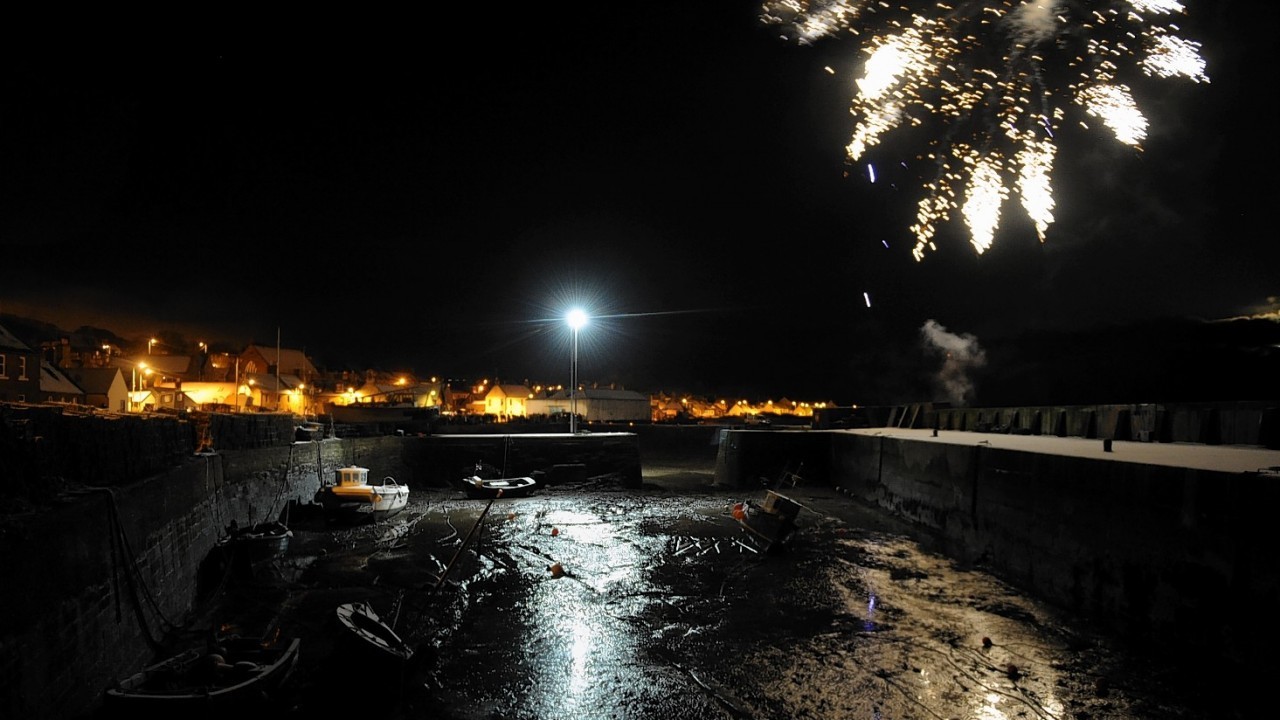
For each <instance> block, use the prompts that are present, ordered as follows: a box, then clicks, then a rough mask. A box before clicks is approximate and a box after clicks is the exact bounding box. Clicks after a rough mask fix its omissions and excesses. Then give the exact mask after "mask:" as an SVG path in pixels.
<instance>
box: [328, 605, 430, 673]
mask: <svg viewBox="0 0 1280 720" xmlns="http://www.w3.org/2000/svg"><path fill="white" fill-rule="evenodd" d="M338 622H339V623H340V624H341V625H342V627H343V628H344V629H345V630H346V631H347V632H348V638H349V639H353V640H355V642H356V645H357V646H358V647H360V648H363V649H365V650H368V651H370V652H371V653H372V654H373V657H374V658H375V659H378V660H382V661H392V662H396V663H399V662H406V661H408V660H411V659H413V652H414V651H413V648H411V647H410V646H409V644H408V643H406V642H405V641H404V639H402V638H401V637H400V636H399V635H397V634H396V631H395V630H392V629H391V627H390V626H388V625H387V624H386V623H385V622H383V621H382V618H380V617H378V614H377V613H376V612H374V610H373V606H371V605H370V604H369V603H367V602H349V603H343V604H341V605H339V606H338Z"/></svg>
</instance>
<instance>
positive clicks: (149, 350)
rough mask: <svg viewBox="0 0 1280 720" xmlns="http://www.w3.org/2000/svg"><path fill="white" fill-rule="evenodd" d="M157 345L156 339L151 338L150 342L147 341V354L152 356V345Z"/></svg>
mask: <svg viewBox="0 0 1280 720" xmlns="http://www.w3.org/2000/svg"><path fill="white" fill-rule="evenodd" d="M155 344H156V339H155V338H151V339H150V340H148V341H147V354H148V355H150V354H151V346H152V345H155Z"/></svg>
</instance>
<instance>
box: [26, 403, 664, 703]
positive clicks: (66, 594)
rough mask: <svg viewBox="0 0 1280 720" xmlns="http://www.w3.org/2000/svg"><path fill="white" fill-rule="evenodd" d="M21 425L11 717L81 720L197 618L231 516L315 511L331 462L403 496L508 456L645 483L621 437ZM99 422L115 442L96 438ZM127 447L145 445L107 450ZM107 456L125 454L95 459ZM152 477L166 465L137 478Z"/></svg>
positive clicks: (34, 421) (261, 423) (517, 462)
mask: <svg viewBox="0 0 1280 720" xmlns="http://www.w3.org/2000/svg"><path fill="white" fill-rule="evenodd" d="M18 415H20V416H21V417H20V418H19V420H20V422H18V423H16V426H17V427H19V428H20V429H21V433H19V434H18V435H17V437H15V435H14V434H13V433H9V434H5V433H4V432H0V459H2V460H3V461H4V464H5V465H6V467H11V468H18V467H21V468H23V469H24V472H25V473H27V474H26V475H24V476H18V475H17V474H16V473H15V474H14V475H12V476H10V477H8V478H7V479H6V481H5V483H4V484H3V486H0V487H2V491H0V496H3V497H5V498H6V499H7V501H8V502H9V509H10V512H7V513H4V514H0V553H3V557H4V558H5V560H4V564H3V568H4V570H3V578H4V582H3V583H2V584H0V717H6V718H7V717H13V718H26V719H30V720H43V719H52V718H76V717H88V716H89V714H90V713H92V711H93V710H95V709H96V707H97V706H98V705H99V704H100V702H101V698H102V693H103V691H104V690H105V689H106V688H107V687H109V686H110V685H111V684H112V683H114V681H116V680H118V679H119V678H120V677H122V676H124V675H127V674H129V673H131V672H134V671H136V670H138V669H139V668H141V667H142V666H144V665H146V664H148V663H149V662H151V661H153V660H155V659H156V655H157V653H158V652H159V650H160V648H161V647H162V646H163V645H164V642H165V640H166V639H168V638H170V637H171V636H172V635H173V634H175V633H182V632H184V631H186V630H188V629H189V628H188V627H187V625H188V624H189V623H190V622H191V620H192V618H194V617H198V616H199V615H200V614H201V610H202V606H203V605H204V604H205V603H206V602H207V601H208V600H209V599H210V597H211V595H210V594H211V593H212V592H214V590H215V587H216V586H215V584H214V583H213V582H212V578H213V577H214V576H213V575H212V574H211V567H210V565H211V563H212V561H213V559H214V558H215V556H216V554H215V553H214V552H213V551H214V549H215V546H216V543H217V540H218V538H219V537H220V536H222V535H224V534H225V530H226V528H227V527H228V526H229V525H230V524H231V523H232V522H235V523H236V524H238V525H241V526H245V525H249V524H253V523H256V522H262V521H267V520H274V519H287V517H288V513H289V509H290V508H291V507H297V506H298V505H306V504H311V503H313V500H314V496H315V493H316V491H317V490H319V488H320V486H321V482H322V478H325V479H330V480H331V479H332V476H333V474H334V472H335V471H336V469H337V468H339V467H342V466H346V465H353V464H354V465H360V466H362V467H367V468H369V470H370V477H371V478H382V477H384V476H391V477H394V478H396V479H397V481H398V482H400V483H401V484H408V485H409V487H410V488H413V487H423V486H430V485H440V486H443V485H446V484H448V483H450V482H456V481H460V480H461V477H462V476H460V475H459V476H457V477H453V476H452V475H451V473H453V472H454V471H455V470H456V469H458V468H468V469H474V467H475V464H476V463H477V462H486V463H489V464H495V463H498V462H501V461H502V459H503V458H506V459H507V460H509V461H510V463H511V464H510V465H509V467H511V468H513V469H518V470H520V471H526V470H527V471H530V472H531V471H533V469H534V467H535V466H536V465H537V464H538V463H551V464H552V465H553V466H557V465H558V466H559V467H560V468H561V469H562V470H563V471H564V472H562V473H560V474H559V475H558V476H557V477H548V478H547V480H548V481H552V482H554V481H556V480H559V479H574V478H580V477H594V476H598V475H610V476H612V477H614V478H616V480H617V481H618V482H619V483H620V484H622V485H623V486H629V485H635V486H638V484H639V478H640V458H639V449H638V444H637V442H636V439H635V436H633V435H626V434H618V433H597V434H592V435H583V436H581V437H577V438H573V440H574V442H573V443H572V444H570V445H566V444H565V443H564V440H565V438H564V437H563V436H560V437H556V436H544V437H542V438H535V437H533V436H529V437H521V438H514V439H513V438H510V437H509V436H507V435H492V434H491V435H487V436H474V437H471V438H466V439H460V438H457V437H418V436H408V437H406V436H402V435H387V436H373V437H347V438H329V439H318V440H312V441H303V442H298V441H294V440H293V439H292V434H291V432H287V431H291V430H292V426H291V425H289V426H288V427H287V428H284V427H281V426H280V424H279V423H277V422H272V421H270V420H268V419H264V418H262V417H254V416H246V418H245V420H244V424H242V425H236V424H235V423H234V422H233V421H229V420H228V421H225V422H226V424H225V425H224V427H222V429H221V432H222V433H224V436H223V437H224V439H229V441H228V444H229V445H231V446H233V449H224V450H220V451H217V452H212V451H210V452H201V453H192V452H190V451H191V449H192V448H193V447H194V446H195V441H196V439H197V438H198V437H199V433H198V432H195V431H193V430H192V429H191V428H188V427H185V425H186V423H187V422H188V421H186V420H184V419H182V418H178V417H172V418H147V419H143V418H136V417H135V418H123V419H121V420H119V421H115V420H111V421H104V419H103V418H99V417H81V416H62V415H60V414H59V413H56V412H53V413H50V412H45V411H43V410H40V409H36V410H35V411H34V412H31V413H24V412H19V413H18ZM103 422H109V423H111V424H109V425H106V426H105V427H107V428H109V429H110V430H111V431H110V432H105V433H104V432H97V430H99V429H101V428H100V426H99V423H103ZM85 423H88V424H92V425H93V426H94V427H93V428H90V429H86V427H85V425H83V424H85ZM77 425H79V427H68V426H77ZM232 425H236V427H232ZM13 427H15V424H12V423H10V424H3V423H0V430H8V429H12V428H13ZM121 438H126V439H129V438H134V439H137V438H143V439H145V442H127V443H122V444H123V445H124V447H123V448H122V447H120V446H119V445H114V443H118V442H119V441H120V439H121ZM112 452H114V453H116V454H119V453H125V454H129V453H133V454H134V455H135V457H133V458H132V459H131V460H123V461H117V462H114V463H108V464H107V465H106V466H96V465H94V464H93V463H92V462H91V461H92V459H93V458H94V457H96V456H106V455H110V454H111V453H112ZM87 461H88V462H87ZM157 467H164V469H163V470H160V471H156V472H149V473H148V474H146V475H145V476H144V477H139V478H134V477H133V474H136V473H139V472H144V471H150V470H153V469H154V468H157ZM441 468H447V469H448V470H447V471H445V470H441ZM99 483H108V484H99ZM42 491H43V492H44V493H45V496H44V497H39V495H40V493H41V492H42ZM215 569H216V568H215Z"/></svg>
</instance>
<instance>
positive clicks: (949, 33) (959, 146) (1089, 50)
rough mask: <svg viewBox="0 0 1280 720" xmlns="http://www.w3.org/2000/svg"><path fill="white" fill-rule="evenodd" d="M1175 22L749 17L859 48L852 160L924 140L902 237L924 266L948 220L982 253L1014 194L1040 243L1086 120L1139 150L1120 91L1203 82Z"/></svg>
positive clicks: (818, 11) (1002, 15)
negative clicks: (1062, 138)
mask: <svg viewBox="0 0 1280 720" xmlns="http://www.w3.org/2000/svg"><path fill="white" fill-rule="evenodd" d="M1184 12H1185V11H1184V8H1183V6H1182V4H1181V3H1180V2H1178V1H1177V0H1097V1H1094V2H1090V1H1089V0H988V1H987V2H953V3H950V4H948V3H944V2H935V3H924V2H908V0H897V2H896V3H895V2H887V1H885V0H768V1H767V2H765V3H764V5H763V7H762V13H761V16H760V17H761V20H762V21H763V22H765V23H767V24H770V25H779V26H782V27H785V28H788V29H789V30H788V34H787V35H786V36H785V37H786V39H788V40H794V41H796V42H798V43H800V44H803V45H809V44H813V43H816V42H818V41H819V40H821V39H823V38H828V37H847V36H853V37H854V38H855V39H856V40H857V41H859V42H860V45H861V49H862V51H863V52H864V53H865V54H866V56H867V58H866V61H865V63H864V64H863V66H862V73H863V74H862V76H861V77H859V78H857V79H856V80H855V82H854V90H855V92H854V97H853V101H852V105H851V107H850V113H851V114H852V115H853V116H854V118H855V120H856V121H855V124H854V128H853V133H852V137H851V139H850V141H849V144H848V146H847V147H846V148H845V152H846V154H847V157H848V159H849V160H850V161H857V160H860V159H862V158H864V157H865V156H867V155H868V154H869V153H871V151H872V149H873V148H875V147H876V146H877V145H879V144H880V142H881V139H882V138H883V137H884V136H885V135H886V134H887V133H889V132H890V131H893V130H896V129H899V128H924V129H925V130H926V131H929V132H930V134H931V135H932V136H933V137H932V139H931V140H929V141H928V149H927V150H925V151H923V152H921V153H920V154H919V155H918V158H919V159H922V160H926V161H928V163H929V164H930V165H931V167H932V168H933V170H932V172H933V175H932V177H931V178H928V179H924V180H922V183H921V184H922V190H923V191H924V192H923V197H922V198H921V199H920V201H919V202H918V204H917V206H916V218H915V223H914V224H913V225H911V228H910V229H911V232H912V233H913V234H914V236H915V240H916V244H915V248H914V249H913V250H912V255H914V256H915V258H916V259H917V260H921V259H923V258H924V255H925V253H926V252H927V251H930V250H935V249H936V246H935V245H934V242H933V238H934V235H935V234H936V233H937V231H938V228H939V226H940V225H942V224H944V223H946V222H948V221H950V220H951V219H952V216H953V215H954V214H956V213H959V214H960V216H961V217H962V218H963V221H964V223H965V225H966V226H967V228H968V230H969V236H970V242H971V243H972V245H973V247H974V249H975V250H976V251H977V252H978V253H979V254H981V253H982V252H984V251H986V250H987V249H988V248H989V247H990V246H991V243H992V240H993V238H994V236H995V232H996V229H997V228H998V227H999V223H1000V211H1001V207H1002V206H1003V205H1004V202H1005V200H1007V199H1008V198H1009V197H1010V196H1011V194H1013V193H1016V194H1017V196H1018V198H1019V201H1020V202H1021V205H1022V208H1023V210H1024V211H1025V212H1026V213H1027V217H1028V218H1029V219H1030V220H1031V222H1032V224H1033V225H1034V226H1035V229H1036V232H1037V234H1038V235H1039V237H1040V241H1041V242H1044V239H1045V235H1046V233H1047V232H1048V229H1049V226H1050V225H1052V224H1053V221H1054V216H1053V211H1054V201H1053V183H1052V172H1053V163H1054V160H1055V157H1056V155H1057V150H1058V148H1057V145H1056V143H1055V135H1054V134H1055V132H1056V131H1057V130H1058V129H1059V128H1061V127H1062V126H1063V125H1064V124H1065V123H1068V122H1074V123H1078V124H1079V125H1080V126H1081V127H1083V128H1085V129H1088V128H1089V127H1090V123H1091V122H1092V121H1093V119H1096V120H1097V121H1098V122H1099V123H1101V125H1102V126H1103V127H1105V128H1107V129H1108V130H1110V132H1111V134H1112V135H1113V136H1114V138H1115V139H1116V140H1118V141H1119V142H1121V143H1123V144H1125V145H1128V146H1131V147H1133V148H1134V149H1136V150H1139V151H1140V150H1141V149H1142V141H1143V140H1144V139H1145V138H1146V133H1147V119H1146V117H1145V116H1144V115H1143V113H1142V111H1141V110H1140V109H1139V108H1138V105H1137V102H1136V101H1135V100H1134V96H1133V92H1132V89H1131V83H1134V82H1137V81H1139V80H1140V79H1141V78H1142V77H1155V78H1182V79H1187V80H1191V81H1193V82H1208V81H1209V78H1208V76H1207V75H1206V74H1205V63H1204V60H1203V58H1202V57H1201V56H1200V54H1199V49H1200V46H1199V44H1198V43H1196V42H1193V41H1190V40H1186V39H1183V38H1181V37H1179V36H1178V35H1177V34H1176V33H1177V32H1178V28H1177V26H1176V24H1175V21H1176V19H1177V18H1178V16H1180V15H1183V14H1184ZM935 128H936V129H937V132H931V131H932V130H933V129H935ZM873 177H874V175H873Z"/></svg>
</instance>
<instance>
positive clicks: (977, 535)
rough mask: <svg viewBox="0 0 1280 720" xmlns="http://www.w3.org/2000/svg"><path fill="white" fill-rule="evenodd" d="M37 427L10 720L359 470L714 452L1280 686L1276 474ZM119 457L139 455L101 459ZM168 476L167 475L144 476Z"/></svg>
mask: <svg viewBox="0 0 1280 720" xmlns="http://www.w3.org/2000/svg"><path fill="white" fill-rule="evenodd" d="M26 420H29V421H30V422H23V423H19V424H18V426H20V427H21V428H22V429H23V433H21V434H18V435H16V436H15V435H14V434H13V433H10V435H8V436H5V435H4V433H0V458H2V459H3V460H4V461H5V465H6V467H18V468H22V469H24V471H25V472H27V473H29V474H28V475H27V476H26V477H27V479H28V482H26V483H25V484H23V485H21V486H15V485H14V484H13V480H14V477H13V476H11V477H8V478H6V480H5V485H4V486H3V489H2V492H3V495H4V496H5V497H6V501H7V502H9V503H10V507H11V508H14V507H18V508H23V507H24V502H25V501H28V500H31V499H32V498H34V497H35V496H36V495H37V494H38V493H39V492H41V491H43V492H47V493H52V494H53V495H54V496H55V498H54V499H53V500H52V501H48V499H47V498H46V501H45V503H44V504H43V505H41V506H40V507H38V508H36V507H33V508H32V509H30V510H29V511H27V510H23V511H20V512H10V513H8V514H6V515H3V516H0V552H2V553H3V554H4V557H5V563H4V579H5V582H4V583H3V586H2V587H0V716H3V717H23V718H33V719H42V718H72V717H77V716H79V715H81V714H83V713H84V712H86V711H87V710H89V709H90V708H92V707H94V706H95V705H96V704H97V702H98V701H99V700H100V698H101V693H102V691H103V690H104V689H105V688H106V687H107V686H109V685H110V684H111V683H112V682H113V681H114V680H116V679H118V678H119V677H120V676H121V675H123V674H126V673H128V672H132V671H134V670H136V669H138V668H139V667H141V666H142V665H143V664H145V663H146V662H147V661H149V660H151V659H153V654H154V653H155V651H156V647H157V645H158V643H159V642H160V641H161V640H162V638H163V636H164V635H165V634H166V633H168V632H172V631H174V630H175V629H176V628H180V627H181V625H182V623H183V622H185V621H187V619H188V618H190V617H192V616H194V615H197V614H198V611H199V610H200V608H201V606H202V603H203V602H204V601H205V599H206V593H207V591H208V588H207V587H205V586H204V584H202V580H203V578H205V577H206V575H207V572H206V568H205V565H206V563H207V562H208V559H209V556H210V552H211V550H212V549H213V548H214V546H215V543H216V540H217V538H218V537H219V536H220V535H221V534H222V532H223V531H224V529H225V526H226V525H228V524H229V523H231V522H232V521H233V520H234V521H235V522H237V523H239V524H241V525H244V524H249V523H253V522H257V521H262V520H265V519H271V518H272V516H277V515H278V514H279V513H280V512H282V511H286V509H287V508H288V507H289V506H290V503H309V502H311V500H312V498H313V496H314V493H315V491H316V490H317V489H318V488H319V486H320V483H321V478H322V477H327V476H328V475H329V474H330V473H332V472H333V471H334V470H335V469H336V468H338V467H341V466H344V465H349V464H358V465H361V466H364V467H368V468H370V476H371V477H374V478H380V477H383V476H385V475H390V476H393V477H395V478H396V479H397V480H398V481H400V482H402V483H406V484H408V485H409V486H410V487H414V486H424V485H440V484H444V483H450V482H452V481H454V479H455V477H454V474H455V473H457V472H460V471H461V470H463V469H466V468H473V467H474V465H475V463H476V462H482V463H485V464H488V465H492V466H499V463H500V462H505V463H506V467H507V468H508V469H510V470H511V471H512V472H511V473H510V474H515V473H523V472H525V471H528V472H534V471H535V470H536V469H537V468H536V466H537V465H539V464H543V466H544V467H545V463H548V462H550V463H551V465H552V466H559V467H560V468H561V469H562V470H564V471H566V472H565V475H566V477H568V476H573V477H581V476H584V475H586V476H597V475H602V474H609V475H612V476H615V477H617V478H618V479H619V480H620V481H621V482H622V483H623V484H624V485H629V486H634V485H635V484H636V479H637V478H638V477H639V467H640V463H641V456H642V455H643V456H644V457H645V458H649V457H653V456H661V455H663V454H671V455H672V456H678V457H685V458H702V457H713V458H714V461H713V462H714V466H715V476H714V477H715V482H714V484H715V485H716V486H722V487H730V488H735V489H743V488H749V489H759V488H762V487H765V486H772V485H776V484H779V483H782V482H784V481H786V480H787V479H788V478H789V476H790V474H794V475H795V476H796V477H795V478H794V480H795V482H797V483H801V484H814V485H821V486H825V487H833V488H837V489H838V490H840V492H841V493H842V494H844V495H845V496H847V497H848V498H849V501H850V502H857V503H860V504H863V505H866V506H868V507H872V508H876V509H878V511H880V512H883V513H885V514H887V515H892V516H894V517H896V518H900V519H903V520H906V521H909V522H910V523H911V524H912V525H913V526H914V527H915V528H917V529H918V530H919V535H920V537H921V539H923V540H925V541H926V542H930V543H934V544H936V546H937V548H938V551H939V552H941V553H943V554H945V555H947V556H950V557H953V558H955V559H956V560H957V561H958V562H960V563H962V564H965V565H971V566H973V567H979V568H983V569H986V570H988V571H991V572H993V573H994V574H996V575H998V576H1000V577H1002V578H1004V579H1006V580H1008V581H1010V582H1011V583H1012V584H1014V585H1015V586H1018V587H1020V588H1022V589H1024V590H1026V591H1027V592H1028V593H1029V594H1033V595H1036V596H1039V597H1042V598H1044V599H1046V600H1048V601H1050V602H1053V603H1055V604H1058V605H1061V606H1063V607H1065V608H1067V609H1070V610H1072V611H1075V612H1076V613H1078V614H1079V615H1080V616H1081V617H1083V618H1085V619H1087V620H1089V621H1090V622H1091V623H1093V624H1096V625H1098V626H1099V627H1105V628H1109V629H1113V630H1117V631H1119V632H1121V633H1122V634H1124V635H1125V636H1127V637H1129V638H1132V639H1135V640H1137V641H1138V642H1140V643H1144V644H1147V645H1149V646H1150V647H1152V648H1153V649H1160V648H1168V649H1172V650H1174V651H1177V652H1181V653H1187V654H1188V655H1191V656H1193V657H1194V658H1195V661H1196V662H1200V663H1221V662H1225V663H1229V664H1231V666H1232V667H1241V668H1251V669H1252V671H1257V672H1260V671H1261V670H1263V669H1265V670H1266V671H1268V672H1269V671H1273V670H1274V669H1275V660H1274V659H1272V658H1271V657H1270V650H1271V648H1272V647H1273V646H1274V644H1275V641H1276V640H1277V637H1276V635H1277V632H1278V631H1277V630H1276V629H1275V627H1274V625H1273V624H1272V623H1270V617H1269V613H1267V612H1266V611H1268V610H1270V609H1272V608H1274V607H1276V606H1278V601H1280V580H1278V579H1277V570H1276V566H1275V564H1274V562H1273V560H1272V559H1273V558H1274V556H1275V545H1276V542H1275V540H1274V539H1273V538H1272V537H1271V536H1270V534H1269V533H1268V530H1269V523H1268V522H1267V521H1268V519H1269V515H1268V513H1269V510H1270V508H1271V507H1274V506H1275V502H1274V501H1275V500H1276V497H1275V496H1276V494H1277V492H1278V490H1277V485H1276V483H1275V479H1276V478H1275V477H1274V476H1270V477H1269V476H1266V475H1240V474H1231V473H1219V472H1210V471H1205V470H1194V469H1188V468H1174V467H1156V466H1149V465H1137V464H1133V463H1124V462H1117V461H1114V460H1107V461H1105V462H1103V461H1097V460H1091V459H1088V458H1075V457H1063V456H1049V455H1044V454H1040V453H1031V452H1019V451H1012V450H1004V449H997V448H991V447H985V446H982V445H981V444H979V443H977V442H975V444H974V445H968V446H966V445H947V444H940V443H930V442H922V441H913V440H910V439H903V438H891V437H885V436H883V435H881V436H874V435H867V434H862V433H858V432H855V431H849V430H808V429H785V430H781V429H774V430H741V429H730V428H715V427H705V426H693V427H688V428H679V427H667V426H644V427H639V426H638V427H636V428H634V432H631V433H627V432H618V433H611V432H597V433H591V434H589V435H583V436H581V437H579V438H574V443H573V444H569V445H566V444H565V443H564V438H563V437H556V436H554V435H548V436H545V437H544V438H541V439H539V438H538V437H537V436H536V434H529V435H527V436H512V435H511V434H493V433H490V434H487V435H476V436H472V437H469V438H465V439H464V438H459V437H453V436H440V437H431V436H425V437H422V436H404V435H390V436H373V437H344V438H331V439H326V440H315V441H308V442H294V441H292V440H291V438H290V437H289V435H288V433H286V432H284V428H282V427H277V426H276V425H275V424H272V422H271V421H269V420H264V419H262V418H256V419H254V420H253V421H252V422H253V423H254V424H255V426H256V429H252V430H245V429H244V428H238V429H237V428H234V427H230V426H224V427H222V428H221V429H220V430H219V432H220V433H221V437H222V438H224V440H227V444H228V445H230V446H232V447H229V448H226V449H221V450H218V451H216V452H204V453H194V452H191V450H193V449H194V448H195V447H196V446H197V440H198V439H199V437H200V432H198V431H192V432H188V429H187V428H185V427H183V426H182V423H183V422H185V421H183V420H182V419H180V418H170V419H166V420H165V421H166V422H169V423H176V424H177V425H175V426H173V427H165V426H164V424H163V423H160V422H159V421H158V420H156V419H151V420H147V421H142V420H134V421H132V422H134V423H136V424H137V425H136V427H128V426H126V425H119V426H116V425H109V426H107V427H108V428H110V431H109V432H106V433H99V432H86V431H83V430H67V429H65V428H64V429H60V430H59V429H55V428H54V425H57V424H58V423H55V422H53V421H51V420H49V419H48V418H44V419H39V420H32V419H31V418H26ZM93 422H101V420H100V419H97V420H93ZM228 422H229V421H228ZM14 426H15V425H13V424H9V425H0V428H4V427H9V428H12V427H14ZM33 428H34V429H33ZM266 428H270V431H269V432H267V430H266ZM974 437H975V439H977V438H981V434H979V433H974ZM104 438H105V439H104ZM122 439H123V440H122ZM122 442H123V449H122V448H121V446H119V445H116V443H122ZM188 443H190V447H188ZM113 453H115V454H120V453H125V454H132V455H133V457H131V458H129V459H125V460H118V461H115V462H114V464H113V463H111V462H110V461H108V462H107V464H106V465H104V466H99V465H95V464H94V463H93V462H91V460H92V458H93V457H95V456H102V457H107V456H110V455H111V454H113ZM104 467H105V468H106V469H107V470H109V471H110V472H106V471H104V469H103V468H104ZM155 467H166V468H167V469H164V470H161V471H158V472H151V473H149V474H147V475H146V476H144V477H140V478H133V477H131V476H130V474H131V473H136V472H139V469H143V468H145V469H148V470H150V469H152V468H155ZM77 469H79V470H77ZM77 471H79V472H83V473H84V475H83V476H76V475H74V474H72V473H73V472H77ZM55 476H56V477H55ZM16 477H23V476H22V475H16ZM31 478H36V479H37V480H38V482H32V481H30V479H31ZM783 487H785V485H784V486H783Z"/></svg>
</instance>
